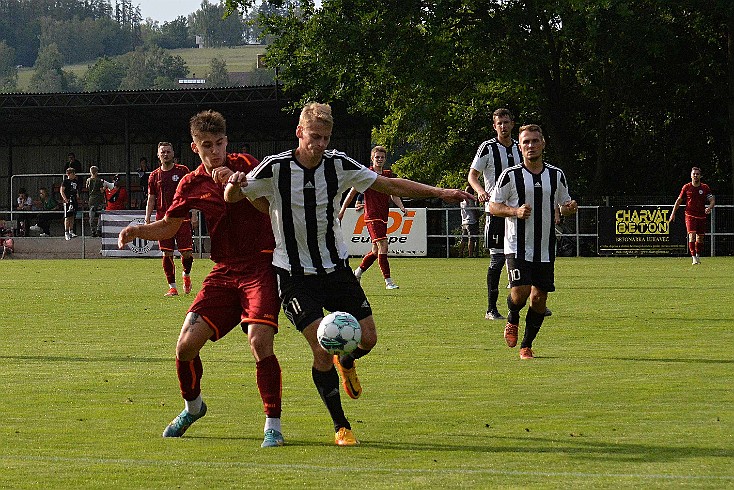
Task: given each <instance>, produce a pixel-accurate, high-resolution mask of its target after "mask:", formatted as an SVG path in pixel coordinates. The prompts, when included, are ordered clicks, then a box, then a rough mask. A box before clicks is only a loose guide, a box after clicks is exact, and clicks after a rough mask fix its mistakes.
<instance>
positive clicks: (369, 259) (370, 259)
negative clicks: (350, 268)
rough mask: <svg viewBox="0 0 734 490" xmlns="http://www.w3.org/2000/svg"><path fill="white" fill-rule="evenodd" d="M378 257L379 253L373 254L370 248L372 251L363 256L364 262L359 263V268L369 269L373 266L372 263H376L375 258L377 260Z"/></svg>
mask: <svg viewBox="0 0 734 490" xmlns="http://www.w3.org/2000/svg"><path fill="white" fill-rule="evenodd" d="M376 259H377V255H375V254H373V253H372V250H370V251H369V252H368V253H367V255H365V256H364V257H363V258H362V263H361V264H359V268H360V269H362V270H363V271H366V270H367V269H369V268H370V266H371V265H372V264H374V263H375V260H376Z"/></svg>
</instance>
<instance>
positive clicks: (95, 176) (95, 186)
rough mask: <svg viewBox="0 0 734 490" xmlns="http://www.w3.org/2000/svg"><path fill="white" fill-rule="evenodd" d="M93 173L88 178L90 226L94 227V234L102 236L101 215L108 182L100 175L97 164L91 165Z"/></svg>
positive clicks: (90, 169)
mask: <svg viewBox="0 0 734 490" xmlns="http://www.w3.org/2000/svg"><path fill="white" fill-rule="evenodd" d="M89 173H90V174H91V175H90V176H89V178H88V179H87V192H89V202H88V203H87V205H88V206H89V227H90V228H91V229H92V236H93V237H97V236H102V220H101V219H100V217H99V215H100V213H101V212H102V211H103V210H104V208H105V194H104V190H105V189H106V184H107V182H105V181H104V180H103V179H102V178H101V177H100V176H99V168H97V166H96V165H92V166H91V167H89Z"/></svg>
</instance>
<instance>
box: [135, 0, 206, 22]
mask: <svg viewBox="0 0 734 490" xmlns="http://www.w3.org/2000/svg"><path fill="white" fill-rule="evenodd" d="M201 1H202V0H137V1H136V0H133V1H132V4H133V5H139V6H140V14H141V15H142V16H143V19H147V18H148V17H150V18H152V19H153V20H157V21H158V22H160V23H161V24H163V23H164V22H171V21H172V20H174V19H175V18H176V17H179V16H181V15H183V16H184V17H188V15H189V14H191V13H193V12H196V11H197V10H199V7H200V6H201ZM209 3H216V2H212V1H210V2H209Z"/></svg>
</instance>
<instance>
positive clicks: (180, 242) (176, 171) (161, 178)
mask: <svg viewBox="0 0 734 490" xmlns="http://www.w3.org/2000/svg"><path fill="white" fill-rule="evenodd" d="M158 160H159V161H160V162H161V165H160V167H158V168H157V169H155V170H153V171H152V172H151V173H150V176H149V177H148V202H147V204H146V206H145V222H146V223H150V217H151V215H152V214H153V209H154V208H155V219H156V220H160V219H163V217H164V216H165V215H166V211H167V210H168V207H169V206H170V205H171V203H172V202H173V196H174V194H175V193H176V188H177V187H178V183H179V182H181V179H182V178H183V176H184V175H186V174H188V173H189V169H188V168H187V167H186V166H185V165H181V164H178V163H175V161H174V154H173V145H172V144H171V143H168V142H166V141H162V142H160V143H158ZM193 245H194V242H193V236H192V233H191V220H189V219H187V220H185V223H184V225H183V226H181V228H179V229H178V231H177V232H176V235H175V236H174V237H171V238H168V239H165V240H160V241H159V242H158V246H159V248H160V249H161V251H162V252H163V272H164V273H165V275H166V281H168V292H166V294H165V295H164V296H169V297H170V296H178V288H177V286H176V264H175V263H174V261H173V251H174V249H178V251H179V252H180V253H181V265H182V267H183V284H184V293H186V294H189V293H190V292H191V276H190V274H191V266H192V265H193V263H194V255H193V253H192V251H193V248H194V247H193Z"/></svg>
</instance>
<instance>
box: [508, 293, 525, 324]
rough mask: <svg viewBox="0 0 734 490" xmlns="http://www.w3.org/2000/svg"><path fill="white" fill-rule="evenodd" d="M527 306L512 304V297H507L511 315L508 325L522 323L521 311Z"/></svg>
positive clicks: (509, 314) (509, 315)
mask: <svg viewBox="0 0 734 490" xmlns="http://www.w3.org/2000/svg"><path fill="white" fill-rule="evenodd" d="M524 306H525V303H524V302H523V304H521V305H516V304H515V303H513V302H512V296H510V295H509V294H508V295H507V309H508V311H509V313H507V323H512V324H513V325H517V324H518V323H520V310H522V309H523V307H524Z"/></svg>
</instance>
